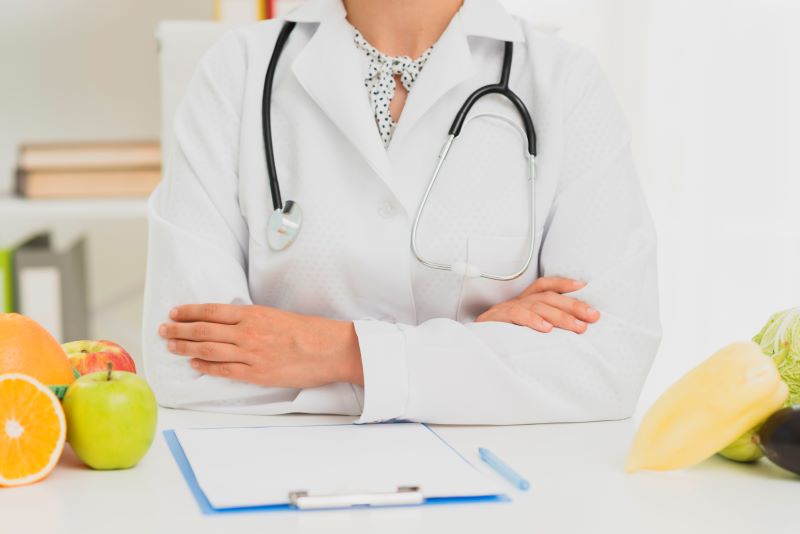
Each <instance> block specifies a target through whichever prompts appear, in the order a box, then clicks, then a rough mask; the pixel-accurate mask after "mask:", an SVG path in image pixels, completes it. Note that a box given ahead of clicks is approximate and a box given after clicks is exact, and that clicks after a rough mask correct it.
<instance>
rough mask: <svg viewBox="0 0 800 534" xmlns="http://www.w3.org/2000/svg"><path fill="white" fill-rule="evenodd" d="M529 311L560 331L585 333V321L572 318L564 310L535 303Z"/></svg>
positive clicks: (542, 303)
mask: <svg viewBox="0 0 800 534" xmlns="http://www.w3.org/2000/svg"><path fill="white" fill-rule="evenodd" d="M531 311H532V312H535V313H537V314H539V315H540V316H541V317H542V318H543V319H545V320H546V321H548V322H549V323H552V324H553V325H555V326H556V327H557V328H560V329H562V330H569V331H570V332H575V333H576V334H583V333H584V332H586V327H587V324H586V322H585V321H582V320H580V319H578V318H576V317H574V316H573V315H571V314H569V313H567V312H565V311H564V310H561V309H559V308H556V307H554V306H550V305H549V304H545V303H544V302H536V303H535V304H533V306H532V308H531Z"/></svg>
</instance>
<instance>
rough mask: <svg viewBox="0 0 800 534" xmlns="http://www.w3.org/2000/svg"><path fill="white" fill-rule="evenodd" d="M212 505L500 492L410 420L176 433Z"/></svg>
mask: <svg viewBox="0 0 800 534" xmlns="http://www.w3.org/2000/svg"><path fill="white" fill-rule="evenodd" d="M175 435H176V437H177V438H178V441H179V442H180V444H181V447H182V448H183V451H184V453H185V455H186V458H187V459H188V460H189V463H190V464H191V466H192V470H193V471H194V474H195V477H196V478H197V482H198V484H199V485H200V488H201V489H202V490H203V493H205V495H206V497H207V498H208V500H209V502H210V503H211V505H212V506H213V507H214V508H217V509H222V508H235V507H250V506H260V505H268V504H285V503H287V502H288V494H289V492H292V491H304V490H306V491H312V492H324V493H339V492H374V491H394V490H395V489H396V488H397V487H398V486H420V488H421V490H422V493H423V495H424V496H425V497H426V498H429V497H466V496H479V495H480V496H485V495H499V494H501V493H502V490H501V489H500V488H499V486H498V484H497V483H496V482H495V481H493V480H491V479H489V478H487V477H486V476H485V475H484V474H483V473H481V472H479V471H478V470H477V469H476V468H475V467H473V466H472V464H470V463H469V462H467V461H466V460H465V459H464V458H463V457H462V456H460V455H459V454H458V453H457V452H456V451H455V450H453V449H452V448H450V446H449V445H448V444H447V443H445V442H444V441H442V440H441V439H440V438H439V437H438V436H437V435H436V434H435V433H434V432H433V431H431V430H430V429H428V428H427V427H425V426H423V425H420V424H415V423H399V424H384V425H330V426H302V427H297V426H295V427H258V428H221V429H186V430H176V431H175Z"/></svg>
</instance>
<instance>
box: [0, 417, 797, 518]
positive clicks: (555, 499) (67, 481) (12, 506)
mask: <svg viewBox="0 0 800 534" xmlns="http://www.w3.org/2000/svg"><path fill="white" fill-rule="evenodd" d="M159 417H160V421H159V426H160V428H161V429H165V428H180V427H219V426H253V425H302V424H312V423H318V422H349V421H351V419H350V418H346V417H332V416H324V417H321V416H301V415H297V416H280V417H250V416H233V415H218V414H208V413H199V412H182V411H176V410H164V409H162V410H161V411H160V412H159ZM435 429H436V431H437V432H439V433H440V434H441V435H442V436H443V437H444V438H445V439H446V440H447V441H448V442H450V443H451V444H452V445H453V446H454V447H455V448H456V449H458V450H459V451H460V452H461V453H462V454H464V455H465V456H466V457H468V458H470V459H473V460H475V461H476V463H477V464H479V463H480V462H479V461H477V448H478V447H479V446H485V447H489V448H490V449H492V450H493V451H494V452H496V453H497V454H498V455H499V456H500V457H501V458H503V459H505V460H506V461H507V462H508V463H509V464H510V465H512V466H514V467H515V468H517V469H518V470H519V471H520V472H521V473H523V474H524V475H526V476H527V477H528V479H529V480H530V481H531V490H530V491H528V492H524V493H523V492H519V491H517V490H514V489H512V488H511V487H509V488H508V494H509V495H510V496H511V499H512V502H510V503H483V504H459V505H442V506H424V507H414V508H402V509H401V508H394V509H384V510H365V509H362V510H354V511H316V512H272V513H264V512H259V513H240V514H224V515H216V516H204V515H202V514H201V513H200V510H199V508H198V507H197V504H196V503H195V501H194V498H193V497H192V495H191V493H190V492H189V489H188V487H187V486H186V484H185V483H184V481H183V478H182V476H181V474H180V472H179V470H178V468H177V466H176V465H175V462H174V461H173V459H172V456H171V455H170V453H169V450H168V449H167V446H166V443H165V442H164V438H163V436H162V434H161V433H160V432H159V434H158V436H157V437H156V441H155V443H154V444H153V447H152V449H151V450H150V452H149V453H148V454H147V456H146V457H145V458H144V459H143V460H142V462H141V463H140V464H139V466H137V467H136V468H134V469H130V470H127V471H105V472H97V471H91V470H89V469H88V468H85V467H83V466H82V465H81V463H80V462H79V461H78V460H77V458H76V457H75V456H74V454H73V453H72V451H71V450H69V448H68V447H67V449H66V451H65V454H64V456H63V457H62V459H61V462H60V463H59V465H58V466H57V468H56V469H55V470H54V471H53V473H52V474H51V475H50V477H49V478H47V479H46V480H44V481H43V482H40V483H39V484H34V485H31V486H26V487H22V488H13V489H0V510H1V511H0V531H2V532H3V533H6V532H8V533H14V534H59V533H70V534H72V533H75V534H94V533H101V532H102V533H103V534H122V533H136V534H150V533H160V532H165V533H166V532H170V533H189V534H202V533H214V534H219V533H224V534H240V533H251V532H252V533H259V534H264V533H281V534H282V533H288V532H321V533H322V532H324V533H326V534H328V533H339V532H341V533H348V534H349V533H358V532H365V533H366V532H369V533H377V532H380V533H382V534H386V533H392V532H398V533H400V532H402V533H404V534H406V533H409V532H413V533H417V532H437V533H440V532H441V533H444V532H459V533H473V532H474V533H481V534H486V533H497V534H500V533H506V532H509V533H518V532H519V533H521V532H541V533H547V534H552V533H559V532H570V533H571V532H575V533H581V534H584V533H590V532H613V533H615V534H618V533H636V534H653V533H662V532H663V533H670V534H674V533H677V532H681V533H695V532H696V533H702V534H711V533H716V532H719V533H724V534H736V533H747V534H753V533H754V532H763V533H766V534H783V533H787V534H788V533H790V532H798V527H797V524H798V523H797V521H798V514H797V512H796V510H797V503H798V502H800V479H798V478H797V477H794V476H793V475H791V474H789V473H787V472H785V471H781V470H780V469H778V468H777V467H774V466H772V465H770V464H768V463H767V462H765V461H764V462H761V463H759V464H757V465H753V466H745V465H736V464H732V463H729V462H727V461H725V460H722V459H719V458H714V459H711V460H709V461H707V462H705V463H703V464H702V465H700V466H698V467H695V468H693V469H689V470H686V471H683V472H674V473H640V474H636V475H626V474H624V473H623V472H622V465H623V463H624V459H625V455H626V452H627V448H628V445H629V443H630V440H631V437H632V435H633V432H634V429H635V423H634V422H633V421H630V420H628V421H619V422H608V423H584V424H571V425H533V426H515V427H441V426H437V427H435Z"/></svg>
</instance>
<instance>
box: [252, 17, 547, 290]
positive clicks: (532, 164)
mask: <svg viewBox="0 0 800 534" xmlns="http://www.w3.org/2000/svg"><path fill="white" fill-rule="evenodd" d="M294 27H295V23H294V22H286V23H285V24H284V25H283V27H282V28H281V31H280V33H279V34H278V39H277V40H276V41H275V49H274V51H273V52H272V57H271V58H270V61H269V66H268V67H267V74H266V78H265V79H264V93H263V96H262V100H261V117H262V129H263V134H264V154H265V157H266V160H267V174H268V176H269V188H270V192H271V194H272V208H273V212H272V215H271V216H270V218H269V227H268V228H267V242H268V243H269V246H270V248H271V249H273V250H275V251H278V250H283V249H285V248H286V247H288V246H289V245H291V244H292V242H294V240H295V239H296V238H297V235H298V233H299V232H300V228H301V227H302V224H303V212H302V210H301V209H300V206H299V205H298V204H297V203H296V202H294V201H293V200H287V201H286V202H285V203H284V202H283V201H282V200H281V189H280V185H279V184H278V173H277V171H276V169H275V155H274V153H273V149H272V122H271V119H270V104H271V102H270V101H271V96H272V82H273V80H274V78H275V68H276V66H277V64H278V59H279V58H280V55H281V53H282V52H283V48H284V46H285V45H286V41H287V40H288V39H289V34H291V33H292V30H293V29H294ZM513 55H514V43H512V42H510V41H506V42H505V49H504V54H503V70H502V75H501V77H500V82H499V83H495V84H489V85H485V86H483V87H481V88H479V89H477V90H476V91H475V92H473V93H472V94H471V95H469V97H468V98H467V100H466V101H465V102H464V104H463V105H462V106H461V109H459V110H458V113H457V114H456V117H455V119H454V120H453V124H452V125H451V126H450V131H449V136H448V138H447V140H446V141H445V143H444V145H443V146H442V149H441V150H440V151H439V156H438V159H437V162H436V167H435V169H434V171H433V175H432V176H431V179H430V182H429V183H428V188H427V189H426V190H425V194H424V195H423V197H422V200H421V201H420V205H419V209H418V210H417V216H416V218H415V219H414V226H413V227H412V228H411V250H412V251H413V252H414V256H416V258H417V260H419V262H420V263H422V264H423V265H425V266H426V267H430V268H432V269H438V270H442V271H452V272H455V273H457V274H460V275H462V276H466V277H469V278H478V277H480V278H488V279H490V280H501V281H508V280H514V279H516V278H519V277H520V276H522V274H523V273H524V272H525V271H527V270H528V267H530V264H531V261H532V260H533V254H534V231H535V230H534V224H535V205H536V204H535V194H536V193H535V187H534V180H535V177H536V130H535V129H534V127H533V120H532V119H531V115H530V113H529V112H528V108H527V107H525V104H524V103H523V102H522V100H521V99H520V98H519V97H518V96H517V95H516V94H515V93H514V92H513V91H512V90H511V89H510V88H509V87H508V81H509V77H510V75H511V62H512V58H513ZM490 94H498V95H502V96H504V97H505V98H507V99H508V100H509V101H510V102H511V103H512V104H513V105H514V107H515V108H516V109H517V112H518V113H519V116H520V118H521V119H522V126H523V127H522V128H521V127H520V126H519V125H517V124H516V123H514V122H513V121H512V120H510V119H509V118H507V117H505V116H502V115H497V114H495V113H478V114H476V115H473V116H471V117H469V118H467V114H468V113H469V111H470V110H471V109H472V106H474V105H475V103H476V102H477V101H478V100H480V99H481V98H482V97H484V96H486V95H490ZM478 117H492V118H495V119H498V120H500V121H502V122H504V123H506V124H508V125H510V126H511V127H512V128H514V129H515V130H516V131H517V132H518V133H519V134H520V137H521V139H522V140H523V142H524V143H525V150H526V152H527V154H526V167H527V169H528V179H527V181H528V187H529V195H528V202H529V211H530V220H529V223H528V252H527V256H526V258H525V263H524V264H522V266H521V267H520V268H519V269H517V270H516V271H514V272H513V273H510V274H491V273H487V272H484V271H482V270H481V268H480V266H478V265H474V264H469V263H467V262H456V263H453V264H446V263H437V262H434V261H430V260H429V259H427V258H425V257H424V256H423V255H422V254H421V253H420V251H419V248H418V247H417V235H418V233H419V224H420V220H421V219H422V214H423V212H424V210H425V205H426V204H427V202H428V198H429V197H430V194H431V190H432V189H433V186H434V184H435V183H436V179H437V178H438V177H439V173H440V171H441V170H442V167H443V165H444V162H445V160H446V159H447V154H448V153H449V152H450V149H451V148H452V146H453V142H454V141H455V139H456V138H457V137H458V136H459V134H460V133H461V130H462V129H463V128H464V126H465V125H466V124H468V123H469V122H470V121H472V120H474V119H476V118H478ZM523 128H524V129H523Z"/></svg>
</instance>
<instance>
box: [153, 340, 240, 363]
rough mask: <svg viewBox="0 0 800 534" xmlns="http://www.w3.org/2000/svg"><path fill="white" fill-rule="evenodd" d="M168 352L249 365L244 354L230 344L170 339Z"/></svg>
mask: <svg viewBox="0 0 800 534" xmlns="http://www.w3.org/2000/svg"><path fill="white" fill-rule="evenodd" d="M167 350H169V351H170V352H171V353H173V354H177V355H179V356H190V357H194V358H200V359H203V360H208V361H216V362H239V363H247V362H246V361H245V357H244V352H243V351H241V350H239V348H238V347H236V345H230V344H228V343H214V342H209V341H186V340H185V339H170V340H169V341H167Z"/></svg>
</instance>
